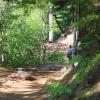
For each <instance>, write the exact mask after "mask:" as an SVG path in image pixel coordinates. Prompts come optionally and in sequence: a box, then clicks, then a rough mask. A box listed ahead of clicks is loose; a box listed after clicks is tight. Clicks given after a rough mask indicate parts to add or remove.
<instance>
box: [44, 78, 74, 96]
mask: <svg viewBox="0 0 100 100" xmlns="http://www.w3.org/2000/svg"><path fill="white" fill-rule="evenodd" d="M45 88H46V90H47V92H48V93H49V94H50V95H53V96H55V95H61V94H66V93H67V94H71V93H72V89H71V88H70V87H69V86H62V85H60V84H59V82H57V81H56V80H52V79H51V80H48V81H47V82H46V84H45Z"/></svg>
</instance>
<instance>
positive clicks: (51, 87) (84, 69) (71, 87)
mask: <svg viewBox="0 0 100 100" xmlns="http://www.w3.org/2000/svg"><path fill="white" fill-rule="evenodd" d="M77 60H79V61H80V65H79V66H78V69H77V70H76V73H75V74H74V75H73V77H74V78H72V79H70V83H68V84H65V85H64V86H62V85H61V84H60V83H59V82H58V81H56V80H48V81H47V83H46V84H45V87H46V90H47V91H48V94H50V96H56V95H62V94H71V95H73V94H75V88H76V87H78V86H79V85H80V84H81V83H83V82H84V80H85V78H86V77H87V75H88V73H89V72H90V71H91V70H92V69H93V67H94V66H95V64H96V62H97V61H98V60H100V53H97V54H96V56H94V57H92V58H89V57H85V58H84V57H81V56H77V57H76V58H74V59H72V61H71V62H70V64H72V63H73V62H75V61H77Z"/></svg>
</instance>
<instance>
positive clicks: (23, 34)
mask: <svg viewBox="0 0 100 100" xmlns="http://www.w3.org/2000/svg"><path fill="white" fill-rule="evenodd" d="M70 30H72V33H73V34H74V43H73V46H74V48H75V51H76V55H75V56H74V58H73V59H72V60H71V61H69V65H73V64H74V63H75V62H79V66H78V67H77V70H75V73H74V76H73V77H74V78H73V79H72V80H71V81H70V82H69V83H65V84H63V85H62V84H61V83H60V82H58V81H54V80H51V81H49V82H47V83H46V90H47V91H48V93H49V94H50V97H49V100H57V99H58V100H90V99H88V98H87V99H84V98H85V97H84V96H83V95H84V93H85V91H88V90H89V89H91V87H88V89H87V87H84V89H82V90H80V91H81V93H80V94H79V95H78V96H77V95H76V94H75V93H76V90H77V89H78V88H77V87H81V85H82V83H85V82H86V83H85V85H86V84H87V81H88V80H89V79H90V78H89V79H88V75H90V76H91V75H92V74H91V72H92V71H93V70H95V68H97V70H98V69H99V67H100V0H0V66H3V67H8V68H10V67H13V68H14V67H27V66H29V65H30V66H32V65H36V64H38V65H39V64H47V63H55V62H56V63H63V62H64V61H65V59H64V58H65V57H66V54H65V53H61V52H60V53H57V52H56V53H55V52H53V53H52V54H51V53H50V54H48V53H47V51H46V46H45V43H55V42H56V41H57V40H58V39H59V38H60V37H61V36H64V37H67V35H68V34H70V32H69V31H70ZM98 73H99V72H98ZM65 80H66V79H65ZM91 80H93V81H95V79H91ZM97 80H99V79H97ZM99 81H100V80H99ZM99 81H98V82H99ZM91 84H92V83H91V82H90V84H88V85H89V86H91ZM75 97H76V99H75ZM66 98H68V99H66ZM91 100H99V99H98V98H96V99H91Z"/></svg>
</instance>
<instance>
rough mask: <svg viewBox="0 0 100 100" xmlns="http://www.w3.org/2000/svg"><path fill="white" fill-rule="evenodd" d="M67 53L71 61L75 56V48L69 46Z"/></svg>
mask: <svg viewBox="0 0 100 100" xmlns="http://www.w3.org/2000/svg"><path fill="white" fill-rule="evenodd" d="M66 52H67V57H68V59H69V60H71V59H72V58H73V56H74V48H73V47H72V46H71V45H69V48H67V49H66Z"/></svg>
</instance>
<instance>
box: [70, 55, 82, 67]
mask: <svg viewBox="0 0 100 100" xmlns="http://www.w3.org/2000/svg"><path fill="white" fill-rule="evenodd" d="M81 60H82V57H81V56H80V55H76V56H74V57H73V58H72V59H71V60H70V61H69V64H71V65H72V64H74V63H76V62H81Z"/></svg>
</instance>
